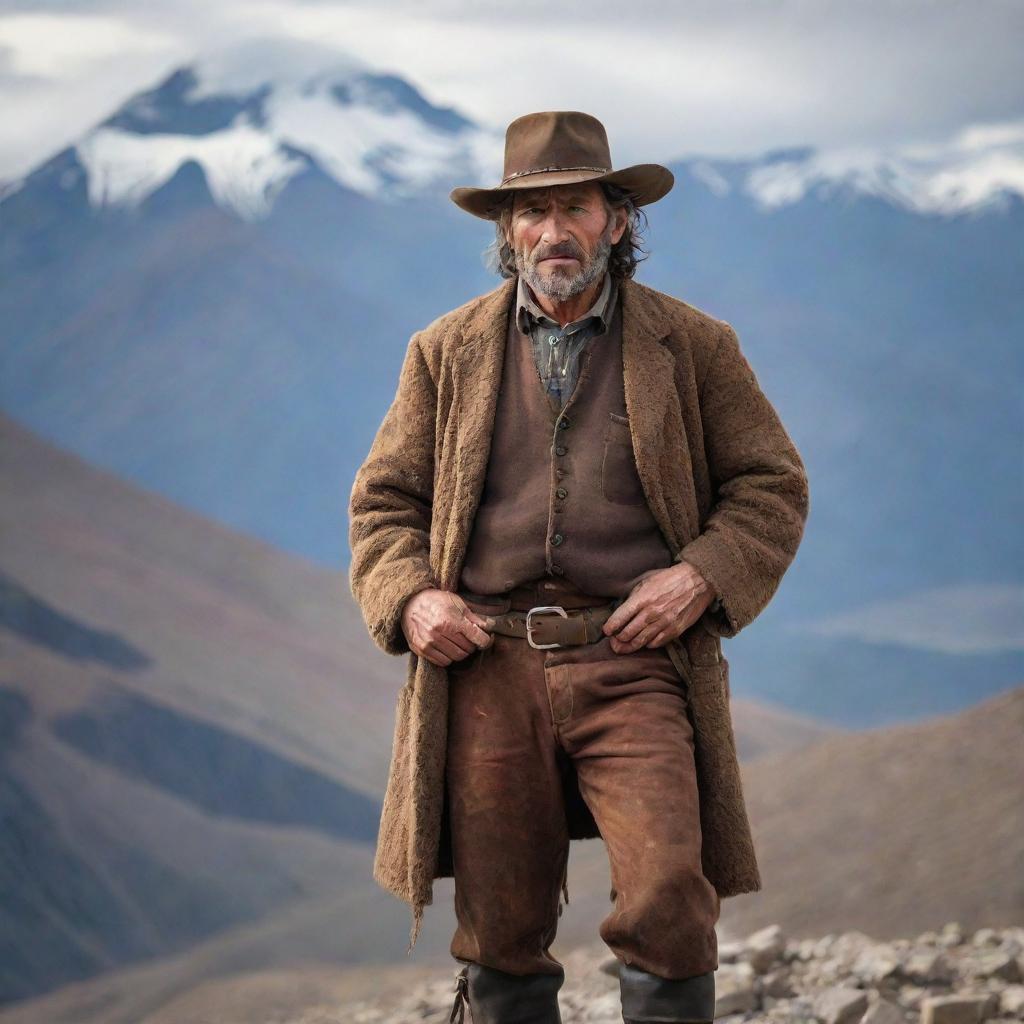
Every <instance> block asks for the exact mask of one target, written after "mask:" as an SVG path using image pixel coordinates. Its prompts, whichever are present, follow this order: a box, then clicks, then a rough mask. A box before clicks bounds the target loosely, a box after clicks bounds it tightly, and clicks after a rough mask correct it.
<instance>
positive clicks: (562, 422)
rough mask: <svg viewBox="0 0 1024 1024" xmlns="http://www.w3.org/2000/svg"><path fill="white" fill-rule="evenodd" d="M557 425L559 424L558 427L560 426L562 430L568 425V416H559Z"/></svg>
mask: <svg viewBox="0 0 1024 1024" xmlns="http://www.w3.org/2000/svg"><path fill="white" fill-rule="evenodd" d="M558 425H559V426H560V427H561V428H562V429H563V430H565V428H566V427H567V426H569V417H568V416H563V417H562V418H561V419H560V420H559V421H558Z"/></svg>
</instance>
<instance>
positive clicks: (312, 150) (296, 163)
mask: <svg viewBox="0 0 1024 1024" xmlns="http://www.w3.org/2000/svg"><path fill="white" fill-rule="evenodd" d="M501 145H502V143H501V140H500V139H499V138H498V137H497V136H495V134H494V133H492V132H490V131H487V130H484V129H480V128H478V127H477V126H476V125H475V124H474V123H473V122H472V121H470V120H469V119H468V118H466V117H464V116H462V115H461V114H460V113H459V112H458V111H456V110H454V109H452V108H450V107H441V106H437V105H435V104H434V103H432V102H430V101H429V100H428V99H427V98H426V97H425V96H423V95H422V93H420V92H419V91H418V90H417V89H416V87H415V86H414V85H412V84H411V83H409V82H408V81H406V80H405V79H403V78H401V77H400V76H398V75H395V74H391V73H388V72H385V71H381V70H378V69H374V68H372V67H370V66H369V65H367V64H366V63H364V62H363V61H362V60H359V59H357V58H355V57H353V56H352V55H351V54H348V53H346V52H344V51H341V50H337V49H333V48H331V47H327V46H323V45H321V44H318V43H310V42H304V41H299V40H290V39H268V38H264V37H253V38H250V39H245V40H242V41H240V42H238V43H235V44H233V45H231V46H229V47H227V48H224V49H218V50H207V51H205V52H203V53H201V54H199V55H198V56H197V57H196V58H195V59H194V60H193V61H190V62H189V63H188V64H186V65H183V66H182V67H179V68H177V69H175V70H174V71H173V72H172V73H171V74H169V75H168V76H167V77H165V78H164V79H163V81H161V82H160V83H159V84H158V85H156V86H155V87H154V88H152V89H149V90H146V91H144V92H141V93H138V94H136V95H135V96H133V97H131V98H130V99H129V100H128V101H127V102H126V103H125V104H124V105H123V106H121V107H120V108H119V109H118V110H117V111H116V112H115V113H114V114H113V115H112V116H111V117H109V118H107V119H106V120H105V121H104V122H103V123H102V124H100V125H98V126H97V127H96V128H94V129H92V130H91V131H89V132H87V133H86V134H85V135H84V136H83V137H82V139H80V140H79V142H78V143H77V145H76V147H75V148H76V155H77V157H78V160H79V162H80V163H81V164H82V167H83V169H84V171H85V174H86V177H87V180H88V189H89V200H90V202H91V203H92V204H93V205H95V206H102V205H117V206H135V205H137V204H138V203H140V202H142V201H143V200H145V199H146V198H147V197H148V196H149V195H151V194H152V193H153V192H155V191H156V190H157V189H159V188H160V187H162V186H163V185H164V184H166V183H167V182H168V181H169V180H170V179H171V178H172V177H173V176H174V175H175V174H176V173H177V171H178V170H179V169H180V167H181V166H182V165H183V164H185V163H186V162H187V161H190V160H191V161H194V162H195V163H196V164H197V165H198V166H199V167H200V168H201V169H202V171H203V173H204V174H205V176H206V180H207V183H208V185H209V188H210V193H211V195H212V196H213V198H214V200H215V201H216V202H217V203H218V204H219V205H221V206H223V207H225V208H228V209H231V210H232V211H233V212H235V213H236V214H238V215H239V216H241V217H243V218H244V219H248V220H255V219H259V218H261V217H264V216H266V215H267V214H268V213H269V212H270V210H271V208H272V206H273V202H274V199H275V198H276V196H277V195H278V194H279V192H280V191H281V189H282V188H284V187H285V185H286V184H287V183H288V182H289V181H290V180H291V179H292V178H293V177H295V176H296V175H297V174H300V173H301V172H303V171H304V170H307V169H309V168H316V169H317V170H319V171H320V172H321V173H323V174H325V175H327V176H328V177H330V178H332V179H334V180H335V181H336V182H337V183H338V184H339V185H341V186H343V187H344V188H347V189H349V190H351V191H354V192H357V193H360V194H362V195H364V196H368V197H372V198H375V199H384V200H388V199H395V198H404V197H407V196H410V195H413V194H416V193H418V192H421V191H424V190H427V189H429V188H430V187H431V186H432V185H434V184H436V183H438V182H440V181H441V180H442V179H443V180H444V181H445V182H448V181H449V180H450V179H451V176H452V174H453V173H454V174H456V175H457V176H458V177H460V178H462V179H463V180H466V181H473V180H477V179H483V178H485V177H487V176H488V175H489V174H490V173H493V168H494V166H495V165H496V164H498V163H499V162H500V154H501Z"/></svg>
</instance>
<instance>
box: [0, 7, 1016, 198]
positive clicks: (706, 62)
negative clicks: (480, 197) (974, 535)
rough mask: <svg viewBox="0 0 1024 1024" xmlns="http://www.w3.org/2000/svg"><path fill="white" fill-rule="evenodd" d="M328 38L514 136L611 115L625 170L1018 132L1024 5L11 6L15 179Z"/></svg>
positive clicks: (4, 84) (0, 62)
mask: <svg viewBox="0 0 1024 1024" xmlns="http://www.w3.org/2000/svg"><path fill="white" fill-rule="evenodd" d="M267 34H282V35H291V36H295V37H297V38H301V39H310V40H316V41H318V42H320V43H322V44H327V45H330V46H336V47H337V48H338V49H339V50H343V51H347V52H349V53H352V54H354V55H356V56H358V57H360V58H362V59H363V60H365V61H367V62H368V63H370V64H372V65H375V66H377V67H380V68H382V69H385V70H390V71H394V72H397V73H399V74H401V75H403V76H404V77H406V78H408V79H409V80H410V81H412V82H413V83H414V84H415V85H416V86H417V87H418V88H419V89H420V90H421V91H422V92H424V94H425V95H426V96H427V97H428V98H429V99H431V100H433V101H434V102H436V103H441V104H446V105H451V106H455V107H457V108H459V109H460V110H461V111H462V112H463V113H465V114H467V115H468V116H470V117H472V118H474V119H476V120H478V121H480V122H482V123H484V124H487V125H489V126H491V127H493V128H496V129H498V130H501V131H503V130H504V126H505V125H506V124H507V123H508V122H509V121H510V120H512V119H513V118H514V117H517V116H518V115H520V114H522V113H525V112H527V111H531V110H542V109H580V110H587V111H589V112H591V113H594V114H596V115H597V116H598V117H600V118H601V120H602V121H603V122H604V123H605V125H606V126H607V128H608V131H609V137H610V138H611V140H612V156H613V160H614V162H615V163H616V164H619V165H622V164H625V163H629V162H639V161H645V160H669V159H673V158H677V157H682V156H686V155H688V154H692V153H701V154H706V155H742V154H755V153H759V152H763V151H764V150H767V149H772V148H777V147H782V146H791V145H804V144H810V145H817V146H823V147H830V146H836V145H846V146H849V145H862V146H891V145H908V144H922V145H927V144H933V143H941V142H942V141H943V140H946V139H948V138H949V137H950V136H951V135H953V134H955V133H957V132H959V131H961V130H962V129H964V128H965V127H968V126H971V125H998V124H1000V123H1007V122H1015V121H1016V122H1019V121H1020V119H1021V117H1022V116H1024V102H1022V100H1024V97H1022V92H1024V75H1022V74H1021V71H1020V60H1019V49H1020V41H1021V39H1022V38H1024V5H1022V3H1019V2H1007V0H1001V2H976V3H970V4H968V3H958V2H945V3H940V2H921V0H906V2H893V0H888V2H872V0H862V2H853V3H829V2H810V0H804V2H794V0H777V2H772V3H767V2H723V0H714V2H699V3H687V2H682V3H681V2H678V0H677V2H667V0H666V2H647V3H643V2H639V3H632V4H629V5H625V6H624V5H622V4H611V3H595V2H592V0H589V2H585V3H584V2H568V3H563V4H561V5H559V7H558V9H557V10H554V11H552V10H551V9H550V6H549V5H548V4H542V3H539V2H534V0H519V2H518V3H516V4H515V5H514V6H511V7H510V6H509V5H508V4H498V3H493V2H475V3H472V4H470V3H451V2H449V3H438V2H433V3H431V2H417V3H411V2H389V3H387V4H381V3H379V2H377V3H336V2H328V0H307V2H296V0H245V2H241V0H216V2H211V0H165V2H161V3H159V4H145V5H144V4H141V3H138V2H137V0H136V2H132V3H127V2H123V0H117V2H115V0H80V2H73V0H63V2H55V0H31V2H26V0H0V105H2V109H3V111H4V116H3V117H2V118H0V180H3V179H7V178H14V177H17V176H18V175H20V174H22V173H24V172H26V171H27V170H29V169H30V168H31V167H33V166H35V165H36V164H37V163H38V162H39V161H41V160H43V159H44V158H45V157H47V156H49V155H50V154H51V153H53V152H55V151H56V150H58V149H60V148H61V147H63V146H64V145H66V144H68V143H69V142H71V141H73V140H75V139H76V138H77V137H78V136H79V135H80V134H81V133H82V132H84V131H85V130H87V129H88V128H89V127H91V126H92V125H94V124H95V123H96V122H97V121H99V120H100V119H102V118H103V117H104V116H106V115H107V114H108V113H110V112H111V111H112V110H113V109H114V108H116V107H117V106H119V105H120V103H121V102H122V101H123V100H124V99H125V98H126V97H127V96H128V95H130V94H131V93H133V92H135V91H137V90H139V89H142V88H146V87H149V86H151V85H153V84H154V83H155V82H156V81H157V80H159V79H160V78H161V77H163V76H164V75H165V74H167V73H168V72H169V71H171V70H173V69H174V68H175V67H178V66H180V65H181V64H183V63H187V62H188V61H189V59H190V58H191V57H192V56H193V55H194V54H195V53H197V52H198V51H200V50H202V49H204V48H207V49H209V48H216V47H217V46H218V45H222V44H226V43H231V42H236V41H237V40H238V39H239V37H240V36H248V35H267Z"/></svg>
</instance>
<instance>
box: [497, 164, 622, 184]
mask: <svg viewBox="0 0 1024 1024" xmlns="http://www.w3.org/2000/svg"><path fill="white" fill-rule="evenodd" d="M610 170H611V168H610V167H592V166H591V165H590V164H580V165H579V166H578V167H531V168H530V169H529V170H528V171H516V173H515V174H510V175H509V176H508V177H507V178H502V179H501V184H502V185H504V184H506V183H508V182H510V181H511V180H512V179H513V178H521V177H522V176H523V175H524V174H544V173H545V172H547V171H610ZM499 187H500V186H499Z"/></svg>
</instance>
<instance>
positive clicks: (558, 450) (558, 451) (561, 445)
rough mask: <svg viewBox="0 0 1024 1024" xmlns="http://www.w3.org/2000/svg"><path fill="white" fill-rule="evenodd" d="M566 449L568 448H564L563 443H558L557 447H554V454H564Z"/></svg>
mask: <svg viewBox="0 0 1024 1024" xmlns="http://www.w3.org/2000/svg"><path fill="white" fill-rule="evenodd" d="M568 450H569V449H568V448H566V447H565V445H564V444H560V445H559V446H558V447H557V448H556V449H555V454H556V455H564V454H565V453H566V452H567V451H568Z"/></svg>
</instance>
